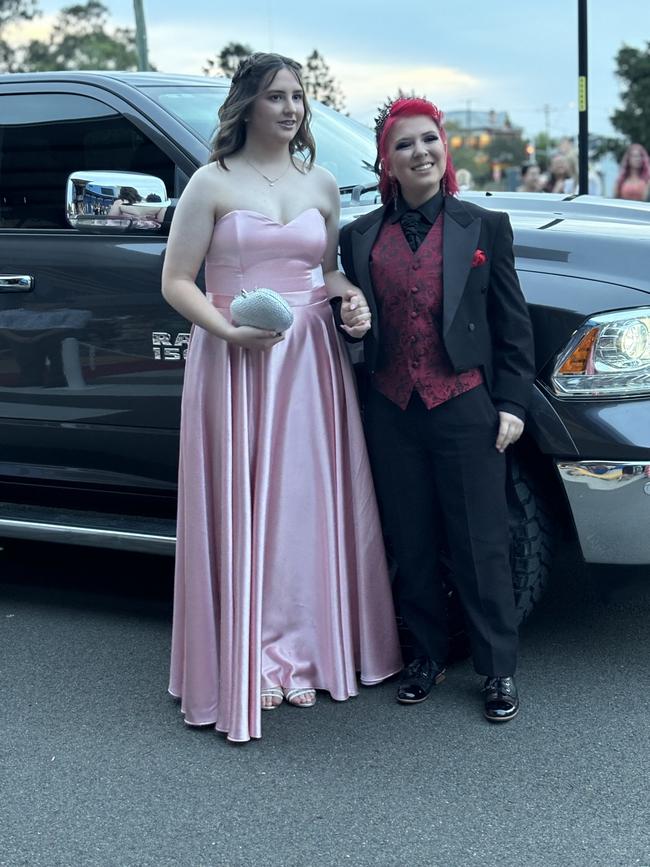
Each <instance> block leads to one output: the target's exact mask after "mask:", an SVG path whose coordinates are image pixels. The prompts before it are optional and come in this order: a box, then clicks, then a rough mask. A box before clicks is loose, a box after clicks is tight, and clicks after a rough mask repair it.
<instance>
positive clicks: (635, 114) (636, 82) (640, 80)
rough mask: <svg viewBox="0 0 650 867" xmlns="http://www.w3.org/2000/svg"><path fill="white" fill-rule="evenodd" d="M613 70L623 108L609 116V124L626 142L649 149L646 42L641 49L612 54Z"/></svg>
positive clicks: (648, 53) (649, 74)
mask: <svg viewBox="0 0 650 867" xmlns="http://www.w3.org/2000/svg"><path fill="white" fill-rule="evenodd" d="M616 67H617V68H616V75H617V76H618V78H619V79H620V80H621V82H622V84H623V89H622V93H621V100H622V102H623V108H619V109H617V110H616V111H615V112H614V114H613V115H612V116H611V121H612V124H613V126H614V127H615V128H616V129H617V130H619V132H622V133H623V135H625V136H626V137H627V138H628V139H629V140H630V141H633V142H639V143H640V144H642V145H643V146H644V147H645V148H646V149H647V148H650V42H648V43H646V48H645V49H644V50H642V49H640V48H631V47H630V46H629V45H624V46H623V47H622V48H621V49H620V51H619V52H618V54H617V55H616Z"/></svg>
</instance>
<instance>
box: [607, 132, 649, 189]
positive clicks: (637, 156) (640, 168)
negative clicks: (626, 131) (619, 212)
mask: <svg viewBox="0 0 650 867" xmlns="http://www.w3.org/2000/svg"><path fill="white" fill-rule="evenodd" d="M614 198H615V199H630V200H632V201H636V202H647V201H648V200H649V199H650V157H649V156H648V152H647V150H646V149H645V148H644V147H643V145H640V144H631V145H630V146H629V148H628V149H627V150H626V151H625V154H624V155H623V159H622V160H621V166H620V173H619V176H618V179H617V181H616V186H615V187H614Z"/></svg>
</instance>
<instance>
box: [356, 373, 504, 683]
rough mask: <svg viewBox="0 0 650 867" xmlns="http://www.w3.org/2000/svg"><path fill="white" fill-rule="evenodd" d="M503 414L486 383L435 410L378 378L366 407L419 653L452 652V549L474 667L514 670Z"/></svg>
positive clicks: (388, 528)
mask: <svg viewBox="0 0 650 867" xmlns="http://www.w3.org/2000/svg"><path fill="white" fill-rule="evenodd" d="M498 423H499V418H498V413H497V411H496V409H495V407H494V404H493V403H492V401H491V399H490V396H489V394H488V391H487V389H486V388H485V386H483V385H480V386H478V387H476V388H473V389H471V390H470V391H467V392H465V393H464V394H461V395H459V396H458V397H454V398H452V399H451V400H448V401H446V402H445V403H443V404H441V405H440V406H437V407H434V408H433V409H431V410H429V409H427V408H426V406H425V405H424V403H423V402H422V400H421V399H420V397H419V395H418V394H417V393H416V392H414V393H413V395H412V397H411V400H410V402H409V404H408V406H407V408H406V410H402V409H400V408H399V407H398V406H396V405H395V404H394V403H392V402H391V401H390V400H388V399H387V398H386V397H384V396H383V395H382V394H381V393H380V392H378V391H377V390H376V389H375V388H372V387H371V388H370V389H369V393H368V396H367V401H366V407H365V425H366V436H367V442H368V451H369V454H370V460H371V463H372V469H373V475H374V479H375V487H376V490H377V497H378V500H379V506H380V510H381V513H382V519H383V523H384V531H385V534H386V537H387V542H388V546H389V549H390V551H391V553H392V554H393V556H394V557H395V560H396V563H397V567H398V581H397V586H396V595H397V601H398V605H399V610H400V614H401V615H402V617H403V618H404V621H405V624H406V626H407V627H408V629H409V630H410V632H411V634H412V636H413V639H414V642H415V651H416V655H426V656H429V657H430V658H431V659H433V660H435V661H436V662H437V663H438V664H439V665H443V664H444V661H445V659H446V658H447V650H448V641H449V639H448V630H447V611H446V599H445V593H444V588H443V583H442V575H441V570H440V552H441V550H442V549H443V548H446V549H447V551H448V553H449V556H450V558H451V565H452V570H453V582H454V586H455V587H456V590H457V592H458V595H459V598H460V601H461V604H462V607H463V610H464V613H465V618H466V621H467V628H468V632H469V638H470V643H471V647H472V655H473V659H474V666H475V668H476V671H477V672H478V673H479V674H481V675H485V676H507V675H512V674H514V672H515V667H516V660H517V644H518V629H517V616H516V612H515V602H514V593H513V588H512V576H511V571H510V561H509V534H508V508H507V502H506V474H505V455H503V454H500V453H499V452H498V451H497V450H496V448H495V446H494V444H495V441H496V437H497V430H498Z"/></svg>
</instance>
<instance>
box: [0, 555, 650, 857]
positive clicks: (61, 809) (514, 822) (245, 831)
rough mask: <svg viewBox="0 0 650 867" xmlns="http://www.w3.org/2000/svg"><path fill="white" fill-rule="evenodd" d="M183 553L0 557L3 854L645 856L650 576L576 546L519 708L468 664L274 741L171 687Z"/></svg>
mask: <svg viewBox="0 0 650 867" xmlns="http://www.w3.org/2000/svg"><path fill="white" fill-rule="evenodd" d="M171 585H172V581H171V562H170V561H168V560H166V559H162V558H156V557H136V556H133V555H127V554H115V553H108V554H107V553H105V552H97V551H91V550H83V549H75V550H67V549H65V548H63V547H60V546H50V547H46V546H43V547H38V546H19V547H17V548H8V549H6V550H5V551H4V552H0V690H1V692H0V696H1V701H0V715H1V722H0V731H1V733H2V737H1V740H0V750H1V757H2V760H1V763H0V785H1V795H2V797H1V799H0V865H2V867H22V865H29V867H41V865H43V867H95V865H97V867H149V865H152V867H153V865H155V867H166V865H175V867H176V865H180V867H185V865H187V867H212V865H224V867H247V865H271V867H276V865H278V867H285V865H286V867H292V865H301V867H302V865H337V867H338V865H347V864H350V865H354V867H357V865H358V867H365V865H373V867H384V865H386V867H389V865H400V867H401V865H405V867H406V865H409V867H411V865H414V867H420V865H426V867H473V865H481V867H538V865H539V867H542V865H543V867H583V865H584V867H601V865H602V867H619V865H620V867H650V815H649V813H650V808H649V800H650V799H649V797H648V795H649V793H648V788H649V782H648V781H649V780H650V715H649V711H650V708H649V696H650V670H649V666H648V660H649V653H648V651H649V649H650V628H649V626H650V573H649V571H648V570H647V569H641V568H637V569H616V570H614V569H605V568H598V569H591V570H588V569H586V568H585V567H584V566H582V564H581V563H580V561H579V558H578V557H577V555H576V554H575V552H574V551H572V550H571V549H570V548H567V549H566V550H564V551H563V552H562V553H561V556H560V558H559V561H558V564H557V568H556V569H555V573H554V575H553V580H552V584H551V587H550V588H549V591H548V593H547V595H546V597H545V599H544V601H543V602H542V604H541V605H540V607H539V609H538V610H537V611H536V612H535V614H534V615H533V617H532V618H531V620H530V622H529V623H528V624H527V625H526V626H525V627H524V629H523V632H522V651H521V662H520V671H519V677H518V682H519V687H520V692H521V694H522V710H521V712H520V715H519V717H518V718H517V719H516V720H514V721H512V722H511V723H508V724H507V725H502V726H496V725H490V724H489V723H487V722H485V721H484V720H483V717H482V714H481V703H480V698H479V694H478V687H479V685H480V680H479V679H478V678H477V676H476V675H475V674H474V673H473V672H472V670H471V667H470V665H469V664H468V663H466V662H465V663H460V664H458V665H456V666H454V667H453V669H452V670H451V671H450V672H449V675H448V678H447V680H446V682H445V683H444V684H442V685H441V686H440V687H438V688H437V689H436V690H435V691H434V694H433V695H432V697H431V698H430V700H429V701H427V702H425V703H424V704H422V705H418V706H413V707H405V706H401V705H398V704H397V703H396V702H395V701H394V692H395V685H394V683H389V684H385V685H382V686H379V687H374V688H365V689H364V688H362V689H361V692H360V695H359V696H358V697H357V698H355V699H352V700H350V701H348V702H346V703H342V704H337V703H335V702H333V701H331V700H329V699H327V698H326V697H324V696H322V695H321V696H320V697H319V701H318V703H317V705H316V707H315V708H312V709H309V710H304V709H302V710H301V709H297V708H293V707H288V706H282V707H281V708H280V709H279V710H277V711H274V712H272V713H267V714H265V715H264V717H263V726H264V733H263V738H262V740H261V741H256V742H251V743H249V744H245V745H232V744H230V743H228V742H226V741H225V740H224V738H223V736H221V735H219V734H217V733H215V732H214V731H212V730H210V729H192V728H188V727H186V726H184V724H183V722H182V720H181V715H180V712H179V709H178V706H177V704H176V703H175V702H174V701H173V700H172V699H171V698H170V697H169V696H168V695H167V693H166V683H167V667H168V657H169V641H170V618H171Z"/></svg>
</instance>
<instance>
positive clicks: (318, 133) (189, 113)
mask: <svg viewBox="0 0 650 867" xmlns="http://www.w3.org/2000/svg"><path fill="white" fill-rule="evenodd" d="M141 89H142V90H143V91H144V92H145V93H146V94H147V96H149V97H150V98H151V99H153V100H155V101H156V102H157V103H158V104H159V105H161V106H162V107H163V108H164V109H165V110H166V111H168V112H169V113H170V114H173V115H174V116H175V117H177V118H178V119H179V120H181V121H182V122H183V123H184V124H185V125H186V126H189V127H190V129H192V130H193V132H194V133H196V135H197V136H198V137H199V138H200V139H202V140H203V141H204V142H205V143H206V144H207V143H209V142H210V140H211V138H212V135H213V133H214V130H215V127H216V123H217V111H218V110H219V107H220V106H221V105H222V103H223V101H224V100H225V98H226V94H227V93H228V91H227V89H226V88H225V87H218V86H215V87H209V86H199V87H192V86H187V85H184V86H168V87H164V86H160V85H158V86H147V87H142V88H141ZM310 105H311V110H312V115H313V119H312V132H313V134H314V138H315V140H316V162H317V163H318V164H319V165H321V166H324V167H325V168H327V169H329V170H330V171H331V172H332V174H333V175H334V177H335V178H336V179H337V181H338V185H339V187H340V188H341V189H342V190H345V189H347V190H348V191H349V190H351V188H352V187H355V186H357V185H359V184H362V185H367V186H370V185H373V184H374V183H375V182H376V177H375V173H374V171H373V168H372V167H373V164H374V161H375V140H374V136H373V134H372V132H371V131H370V130H369V129H368V128H367V127H365V126H363V125H362V124H360V123H357V121H354V120H352V119H351V118H349V117H346V116H345V115H343V114H340V113H339V112H337V111H333V110H332V109H331V108H327V107H326V106H324V105H320V104H319V103H315V102H314V101H312V102H311V103H310Z"/></svg>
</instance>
